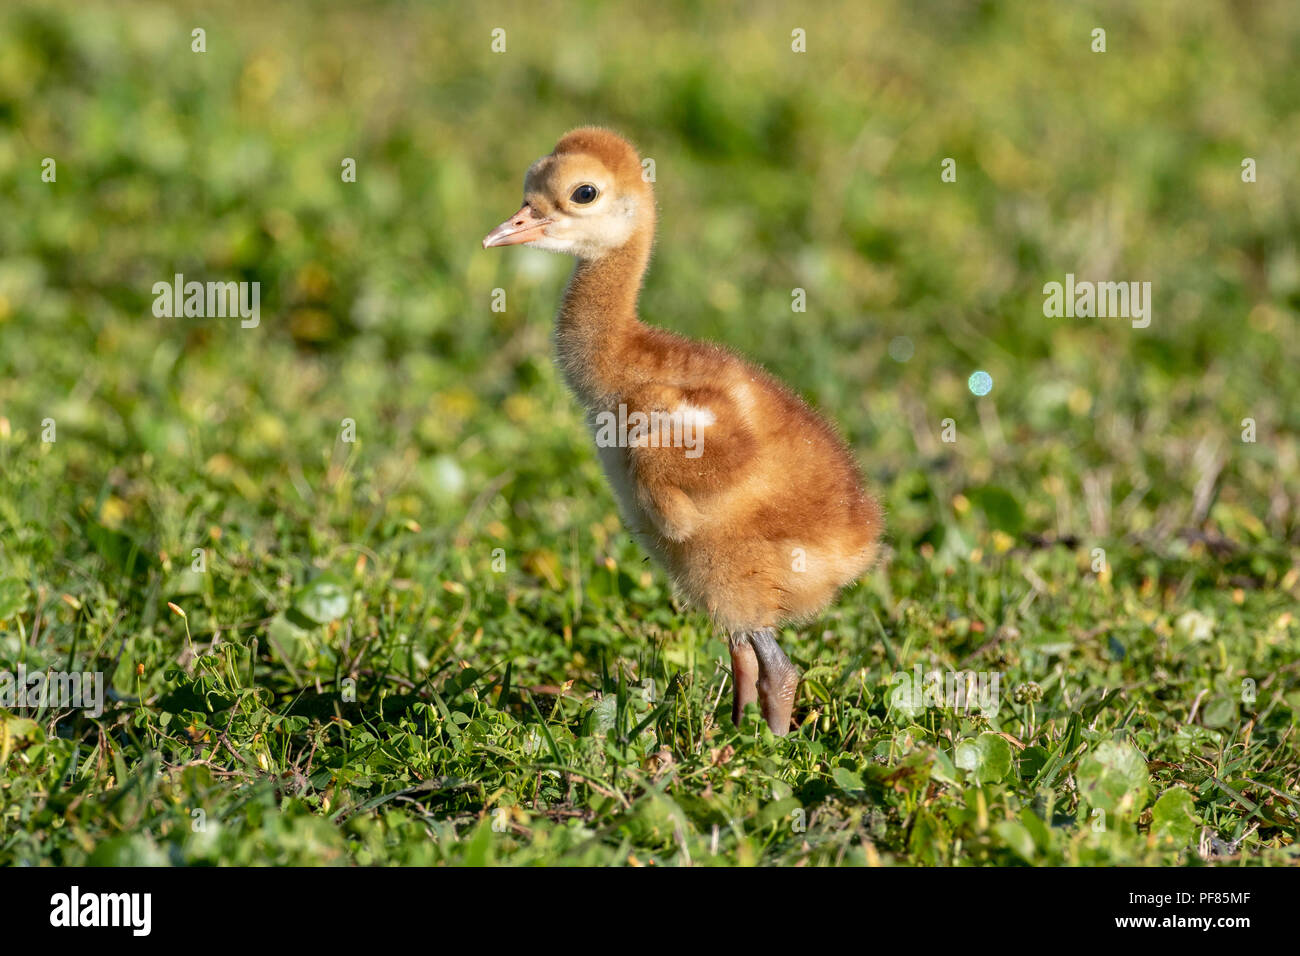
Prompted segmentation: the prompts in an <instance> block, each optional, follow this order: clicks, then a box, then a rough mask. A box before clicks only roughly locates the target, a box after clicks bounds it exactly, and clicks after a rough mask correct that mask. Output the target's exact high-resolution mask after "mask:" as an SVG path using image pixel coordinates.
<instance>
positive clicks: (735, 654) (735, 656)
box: [727, 631, 758, 727]
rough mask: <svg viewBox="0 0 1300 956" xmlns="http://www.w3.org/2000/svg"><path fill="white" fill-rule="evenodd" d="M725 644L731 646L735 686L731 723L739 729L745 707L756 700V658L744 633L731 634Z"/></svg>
mask: <svg viewBox="0 0 1300 956" xmlns="http://www.w3.org/2000/svg"><path fill="white" fill-rule="evenodd" d="M727 643H728V644H730V645H731V679H732V681H734V682H735V685H736V687H735V690H734V691H733V692H732V697H731V721H732V723H734V724H735V725H736V726H737V727H739V726H740V718H741V716H742V715H743V714H744V713H745V705H746V704H752V703H754V702H755V701H756V700H758V658H756V657H755V656H754V649H753V648H752V647H750V646H749V635H748V634H746V633H745V632H744V631H741V632H740V633H739V634H732V635H731V636H730V637H729V638H728V640H727Z"/></svg>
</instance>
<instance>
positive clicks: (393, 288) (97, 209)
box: [0, 0, 1300, 866]
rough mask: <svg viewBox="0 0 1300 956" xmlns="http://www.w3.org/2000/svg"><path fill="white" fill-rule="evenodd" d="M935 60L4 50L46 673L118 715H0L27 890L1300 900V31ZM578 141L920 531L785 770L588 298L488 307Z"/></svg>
mask: <svg viewBox="0 0 1300 956" xmlns="http://www.w3.org/2000/svg"><path fill="white" fill-rule="evenodd" d="M911 7H912V5H910V4H906V3H885V4H873V5H871V8H870V9H864V8H863V5H861V4H844V5H842V6H841V7H838V8H837V7H836V6H834V5H828V6H826V7H824V8H821V7H819V8H818V9H817V10H816V11H804V10H802V9H800V10H798V12H787V11H783V10H782V9H780V8H779V7H778V6H776V5H761V6H760V7H758V8H757V9H756V10H750V9H743V10H742V9H741V8H739V7H736V8H734V9H733V8H723V9H719V10H716V11H714V12H713V13H702V12H699V11H697V10H696V9H695V6H694V5H691V4H686V3H668V4H662V5H653V7H650V6H647V5H644V4H641V5H629V6H624V7H617V8H615V7H610V6H606V5H600V6H594V5H571V6H569V7H568V9H567V10H566V11H556V10H552V9H548V10H547V11H546V12H542V11H541V10H540V8H538V7H536V6H535V5H526V4H499V5H489V6H488V7H486V8H482V9H480V8H477V7H476V8H475V9H473V10H471V9H465V8H460V7H459V6H451V5H446V6H443V5H434V6H425V5H415V4H410V5H407V4H372V5H368V6H367V7H365V8H364V12H363V13H359V12H357V11H356V10H351V11H349V10H347V9H345V8H344V7H343V6H341V5H333V4H326V5H323V6H322V7H320V8H318V9H316V10H314V11H312V12H311V13H306V12H303V13H295V12H292V11H289V10H285V9H281V8H279V7H278V6H273V5H265V4H246V3H232V4H229V5H219V6H218V8H217V9H210V8H208V7H200V6H194V7H192V8H189V9H187V8H186V6H185V5H180V6H176V7H170V6H169V7H162V6H156V5H146V4H143V3H133V2H132V3H124V4H106V3H104V4H100V3H92V4H90V5H86V4H81V3H78V4H72V3H67V4H62V3H54V4H41V5H39V6H37V5H31V4H24V3H20V4H17V5H9V6H6V8H5V9H4V11H3V13H0V123H2V124H3V128H4V135H3V136H2V137H0V196H2V197H3V204H4V207H5V211H6V212H5V215H4V216H0V248H2V249H4V250H5V255H4V258H3V259H2V260H0V622H2V623H0V669H9V670H13V669H15V668H17V666H18V665H19V663H22V664H24V666H25V667H27V668H28V669H29V670H32V669H41V668H52V669H54V670H65V671H66V670H78V671H101V672H103V673H104V674H105V679H106V681H107V684H108V687H109V691H110V693H109V697H108V699H107V700H106V706H105V710H104V713H103V714H102V715H101V716H99V717H97V718H96V717H91V716H90V715H88V714H86V713H83V712H79V711H72V710H49V709H45V708H41V709H35V710H32V709H28V710H18V709H13V708H11V709H10V710H9V711H0V862H3V863H6V864H12V863H22V864H33V865H40V864H63V865H68V864H72V865H78V864H85V863H107V864H125V863H176V864H252V863H273V864H279V863H297V864H349V863H356V864H421V863H461V864H466V863H469V864H472V863H493V862H495V863H509V864H543V863H545V864H555V863H567V864H631V865H637V864H640V865H652V864H653V865H679V864H687V863H690V864H695V865H707V864H750V863H755V864H784V865H796V864H875V863H882V864H921V865H949V864H956V865H990V864H992V865H1023V864H1034V865H1043V864H1078V865H1098V866H1101V865H1106V866H1110V865H1117V864H1121V865H1129V864H1159V865H1184V864H1200V863H1203V862H1218V863H1226V864H1230V865H1236V864H1290V865H1294V864H1295V863H1296V862H1297V857H1296V853H1297V851H1296V843H1295V840H1296V834H1297V820H1298V819H1300V816H1298V814H1300V796H1298V795H1297V780H1298V778H1300V746H1298V742H1297V733H1296V723H1297V712H1298V710H1300V673H1298V668H1300V655H1298V654H1297V651H1298V650H1300V622H1297V619H1296V612H1295V608H1296V605H1297V599H1300V519H1298V518H1297V505H1298V504H1300V443H1298V442H1297V433H1298V432H1300V377H1298V376H1296V374H1295V369H1296V368H1297V366H1298V365H1300V335H1298V334H1297V331H1298V322H1297V311H1298V310H1300V250H1298V249H1297V243H1296V237H1297V235H1300V228H1298V227H1300V207H1298V205H1297V196H1298V195H1300V190H1297V188H1296V186H1297V183H1296V179H1295V169H1296V164H1295V162H1294V158H1295V157H1294V144H1295V143H1296V142H1297V141H1298V139H1300V127H1298V126H1297V123H1300V114H1298V113H1296V112H1295V111H1294V109H1293V104H1294V103H1295V102H1297V101H1298V100H1300V75H1298V74H1296V72H1295V70H1294V69H1293V62H1292V61H1293V57H1292V56H1291V52H1292V51H1293V50H1294V48H1295V43H1296V40H1297V36H1298V35H1300V13H1298V12H1297V10H1296V8H1295V7H1294V5H1293V4H1288V3H1285V2H1281V0H1277V2H1261V3H1256V4H1251V5H1249V6H1241V5H1218V4H1207V5H1201V6H1199V7H1198V8H1197V9H1189V8H1188V7H1187V5H1184V4H1176V3H1173V2H1159V3H1155V4H1151V5H1145V6H1144V8H1143V9H1141V10H1137V9H1133V8H1131V7H1130V6H1129V5H1126V4H1120V3H1095V4H1087V5H1073V4H1072V5H1059V4H1057V5H1051V6H1050V8H1046V9H1038V10H1034V9H1030V8H1025V9H1022V8H1021V5H1015V4H1005V5H1003V4H993V3H983V4H958V3H935V4H932V5H927V6H926V8H925V9H917V10H913V9H911ZM565 14H567V15H565ZM1099 25H1100V26H1103V27H1105V28H1106V30H1107V41H1108V50H1107V52H1106V53H1105V54H1098V53H1093V52H1092V51H1091V50H1090V48H1089V46H1090V43H1091V38H1090V31H1091V30H1092V29H1093V28H1094V27H1097V26H1099ZM196 26H202V27H204V28H205V29H206V31H207V33H206V45H207V51H206V52H205V53H202V54H199V53H194V52H192V51H191V47H190V44H191V30H192V29H193V28H194V27H196ZM496 27H501V28H504V29H505V30H506V31H507V33H506V36H507V52H506V53H504V54H494V53H492V51H491V48H490V43H491V36H490V34H491V31H492V29H494V28H496ZM794 27H800V28H803V29H805V30H806V31H807V36H808V52H807V53H804V54H795V53H792V52H791V50H790V33H791V30H792V29H793V28H794ZM586 122H601V123H606V124H609V125H611V126H613V127H616V128H618V129H620V130H623V131H624V132H626V133H627V134H628V135H629V136H631V137H632V138H633V139H634V140H635V141H636V142H638V144H639V145H640V146H641V148H642V149H643V151H644V153H645V154H646V155H648V156H651V157H653V158H654V159H655V160H656V168H657V190H658V196H659V201H660V217H661V222H662V224H663V233H662V235H661V237H660V242H659V247H658V250H657V253H656V259H655V262H654V265H653V268H652V272H651V275H650V277H649V281H648V284H647V288H646V290H645V294H644V297H643V302H642V307H643V314H644V315H645V316H646V317H647V318H648V319H649V320H651V321H654V322H656V323H658V324H662V325H665V326H667V327H670V328H674V329H677V330H680V331H683V332H687V333H689V334H693V335H697V336H700V337H705V338H712V339H716V340H718V341H722V342H725V343H728V344H730V345H733V346H736V347H738V348H740V349H742V350H743V351H744V352H746V353H747V354H748V355H750V356H751V357H753V358H755V359H757V360H759V361H761V362H763V363H764V364H766V365H767V366H768V367H769V368H771V369H772V370H773V371H775V372H776V373H778V374H779V375H781V376H782V377H783V378H784V379H786V380H787V381H789V382H791V383H792V384H793V385H794V386H795V387H796V388H798V389H799V390H800V391H801V392H802V393H803V394H804V395H806V396H807V397H808V398H809V400H810V401H812V402H813V403H814V404H816V405H817V406H818V407H820V408H822V409H824V410H826V411H827V413H828V414H829V415H830V416H831V417H833V418H834V419H835V420H836V421H837V423H838V424H839V426H840V428H841V429H842V431H843V433H844V434H845V436H846V437H847V438H848V439H849V441H850V442H851V444H852V445H853V446H854V448H855V449H856V450H857V452H858V454H859V457H860V459H861V461H862V463H863V467H864V470H865V471H866V473H867V474H868V476H869V478H870V480H871V483H872V485H873V487H874V488H875V489H876V490H877V491H878V493H879V494H880V496H881V498H882V500H883V501H884V503H885V505H886V508H887V511H888V514H889V525H890V532H889V545H890V547H889V553H888V555H887V558H886V560H885V561H883V562H882V564H881V565H880V566H879V567H878V568H877V569H876V570H875V571H873V572H872V573H871V574H870V575H868V576H867V577H866V578H864V580H863V581H862V582H861V583H860V584H859V585H858V586H856V587H854V588H852V589H850V590H849V591H847V592H846V593H845V594H844V596H843V597H842V599H841V600H840V601H839V603H838V604H837V605H836V606H835V607H834V608H832V609H831V610H830V611H829V612H828V613H827V614H826V615H825V616H824V618H823V619H821V620H819V621H818V622H816V623H815V624H813V625H811V626H808V627H805V628H800V629H797V630H789V631H787V632H786V633H785V634H784V635H783V636H782V643H783V646H784V647H785V648H786V650H787V653H789V654H790V656H791V657H792V659H793V660H794V661H795V663H796V664H797V665H798V666H799V667H800V669H801V670H802V671H803V673H804V678H805V680H804V683H803V684H802V685H801V690H800V697H799V706H798V710H797V718H798V720H799V722H800V726H799V729H798V731H797V732H795V733H794V734H792V735H791V736H790V737H789V738H787V739H785V740H777V739H774V738H773V737H771V735H770V734H769V733H768V731H767V730H766V729H765V726H764V725H763V723H762V721H761V720H760V719H759V718H758V717H757V715H755V714H752V713H751V714H749V715H747V717H746V719H745V720H744V721H743V723H742V726H740V727H735V726H733V725H732V723H731V719H730V714H729V703H728V701H729V694H730V688H729V685H728V676H727V673H726V670H725V667H724V662H725V661H726V654H725V647H724V644H723V643H722V641H720V640H719V637H718V635H716V634H714V633H712V632H711V630H710V628H709V626H708V622H707V621H706V620H705V619H704V618H703V617H702V616H700V615H699V614H697V613H693V612H691V611H688V610H685V609H683V608H681V607H679V606H678V605H677V604H675V603H674V601H673V599H672V595H671V593H670V590H669V589H668V587H667V585H666V583H665V581H664V579H663V578H662V577H661V576H660V575H659V574H658V572H657V571H655V570H654V569H652V568H651V566H650V565H648V564H647V563H646V561H645V558H644V555H643V554H642V553H641V552H640V550H639V549H638V547H637V546H636V545H635V543H634V542H633V541H632V540H631V539H630V537H629V536H628V534H627V533H626V532H625V531H624V530H623V529H622V527H621V524H620V522H619V520H618V518H617V515H616V513H615V508H614V503H613V500H612V498H611V495H610V493H609V492H608V490H607V489H606V487H605V485H604V482H603V479H602V477H601V475H600V472H599V468H598V466H597V464H596V461H595V458H594V455H593V453H592V450H591V448H590V447H589V439H588V438H587V436H586V434H585V432H584V429H583V427H582V425H581V421H580V418H579V415H578V413H577V411H576V409H575V406H574V403H573V402H572V400H571V399H570V398H569V397H568V395H567V394H566V393H565V391H564V388H563V386H562V384H561V383H560V382H559V381H558V379H557V376H556V373H555V371H554V370H553V367H552V365H551V361H550V345H549V341H548V336H549V331H550V327H551V317H552V314H553V310H554V307H555V304H556V302H557V299H558V295H559V290H560V289H561V287H562V284H563V282H564V279H565V275H566V272H567V267H568V263H567V262H565V261H562V260H560V259H559V258H554V257H548V256H546V255H545V254H543V253H537V252H530V251H526V250H525V251H519V250H513V251H509V252H508V253H506V254H502V253H500V252H497V253H495V254H493V253H484V252H483V251H481V250H480V249H479V248H478V240H479V238H480V237H481V235H482V234H483V233H484V232H486V231H487V229H489V228H490V227H491V226H493V225H495V224H496V223H497V222H499V221H500V220H501V219H502V218H504V217H505V216H506V215H508V214H509V213H510V212H512V211H513V210H514V209H515V208H516V205H517V201H518V189H519V182H520V180H521V177H522V174H523V171H524V169H525V168H526V166H527V164H528V163H530V162H531V161H532V160H533V159H535V158H536V157H537V156H539V155H541V154H543V153H545V152H546V151H547V150H549V148H550V146H551V144H552V143H553V141H554V140H555V138H556V137H557V136H558V135H559V133H560V132H562V131H563V130H565V129H567V128H569V127H571V126H574V125H579V124H581V123H586ZM45 157H50V158H53V159H54V160H55V161H56V164H57V179H56V181H55V182H52V183H49V182H43V181H42V179H41V176H40V172H41V168H42V166H41V163H42V160H43V159H44V158H45ZM344 157H352V158H354V159H356V161H357V181H356V182H355V183H344V182H343V181H342V180H341V178H340V175H339V170H340V164H341V162H342V160H343V158H344ZM945 157H952V158H954V159H955V160H956V169H957V181H956V182H955V183H945V182H942V181H941V179H940V164H941V161H942V160H943V159H944V158H945ZM1244 157H1252V158H1254V159H1255V160H1256V161H1257V164H1258V179H1257V181H1256V182H1254V183H1244V182H1243V181H1242V179H1241V162H1242V159H1243V158H1244ZM178 272H179V273H183V274H185V275H186V276H187V277H188V278H194V279H200V280H208V279H211V280H223V281H224V280H246V281H259V282H260V283H261V284H262V285H261V288H262V318H261V323H260V325H259V326H258V327H257V328H255V329H244V328H241V327H240V324H239V322H238V320H230V319H205V318H189V319H167V318H158V317H155V316H154V314H153V312H152V302H153V294H152V292H151V289H152V286H153V283H155V282H158V281H170V279H171V277H172V276H173V275H174V274H175V273H178ZM1066 273H1075V274H1077V275H1079V276H1080V277H1081V278H1082V277H1092V278H1099V279H1113V280H1147V281H1151V282H1152V284H1153V290H1154V313H1153V321H1152V324H1151V326H1150V327H1149V328H1147V329H1134V328H1132V327H1131V326H1130V324H1129V323H1128V322H1127V321H1124V320H1118V319H1052V318H1045V317H1044V315H1043V309H1042V305H1043V294H1042V287H1043V285H1044V283H1046V282H1050V281H1062V280H1063V278H1064V276H1065V274H1066ZM796 288H801V289H804V290H805V293H806V296H807V302H808V307H807V311H806V312H802V313H795V312H792V311H791V296H792V290H793V289H796ZM496 289H502V290H504V291H505V309H504V311H493V309H492V303H493V298H494V290H496ZM904 340H906V341H904ZM891 343H892V345H893V354H895V355H897V356H899V358H898V359H896V358H893V357H891ZM909 352H910V357H907V358H906V360H899V359H901V358H903V357H905V356H909ZM977 369H982V370H986V371H988V372H989V373H990V374H991V376H992V379H993V383H994V386H993V390H992V392H991V394H989V395H988V396H987V397H984V398H976V397H975V396H973V395H972V394H971V392H970V391H969V389H968V387H967V379H968V376H970V375H971V373H973V372H974V371H976V370H977ZM947 419H951V430H952V432H953V433H954V434H955V436H956V441H955V442H952V443H949V442H945V441H943V440H942V436H943V432H944V430H945V420H947ZM1244 419H1251V420H1252V421H1253V422H1254V424H1255V429H1256V434H1255V435H1254V437H1255V440H1254V441H1253V442H1252V441H1243V433H1244V430H1245V429H1246V428H1247V426H1245V425H1244V424H1243V420H1244ZM51 427H52V428H53V432H52V433H51V432H50V428H51ZM49 437H52V438H53V439H54V440H52V441H51V440H45V439H46V438H49ZM348 437H354V438H355V440H354V441H348V440H345V439H346V438H348ZM794 477H795V478H796V479H797V476H794ZM196 549H197V550H196ZM917 668H919V669H920V672H921V673H928V672H930V671H937V672H938V673H940V674H941V675H948V674H952V673H955V672H958V671H962V672H968V671H969V672H978V673H981V674H984V675H985V677H986V679H988V678H991V677H993V676H996V678H997V679H998V682H999V690H1000V697H999V700H1000V705H1001V706H1000V707H999V709H998V710H997V712H996V713H995V714H983V713H979V712H977V711H971V710H969V709H967V708H963V707H959V706H953V705H952V702H951V701H950V700H943V701H939V702H935V701H933V700H927V699H926V698H924V696H922V697H921V698H920V699H918V698H917V697H915V696H914V695H912V694H909V693H907V692H906V687H905V686H900V682H899V681H900V678H899V675H900V674H913V673H917V671H916V669H917Z"/></svg>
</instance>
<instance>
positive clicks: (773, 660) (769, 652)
mask: <svg viewBox="0 0 1300 956" xmlns="http://www.w3.org/2000/svg"><path fill="white" fill-rule="evenodd" d="M746 636H747V637H748V638H749V645H750V647H752V648H753V649H754V656H755V657H756V658H758V701H759V707H760V708H761V709H762V711H763V719H764V720H766V721H767V725H768V726H769V727H771V728H772V733H774V734H776V735H777V736H778V737H784V736H785V735H786V734H787V733H789V732H790V712H791V711H792V710H793V709H794V692H795V690H796V689H797V688H798V687H799V672H798V671H797V670H795V667H794V665H793V664H791V663H790V658H788V657H786V656H785V652H784V651H783V650H781V646H780V645H779V644H777V642H776V632H775V631H774V630H773V629H772V628H770V627H761V628H759V629H758V630H756V631H750V632H749V633H748V634H747V635H746Z"/></svg>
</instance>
